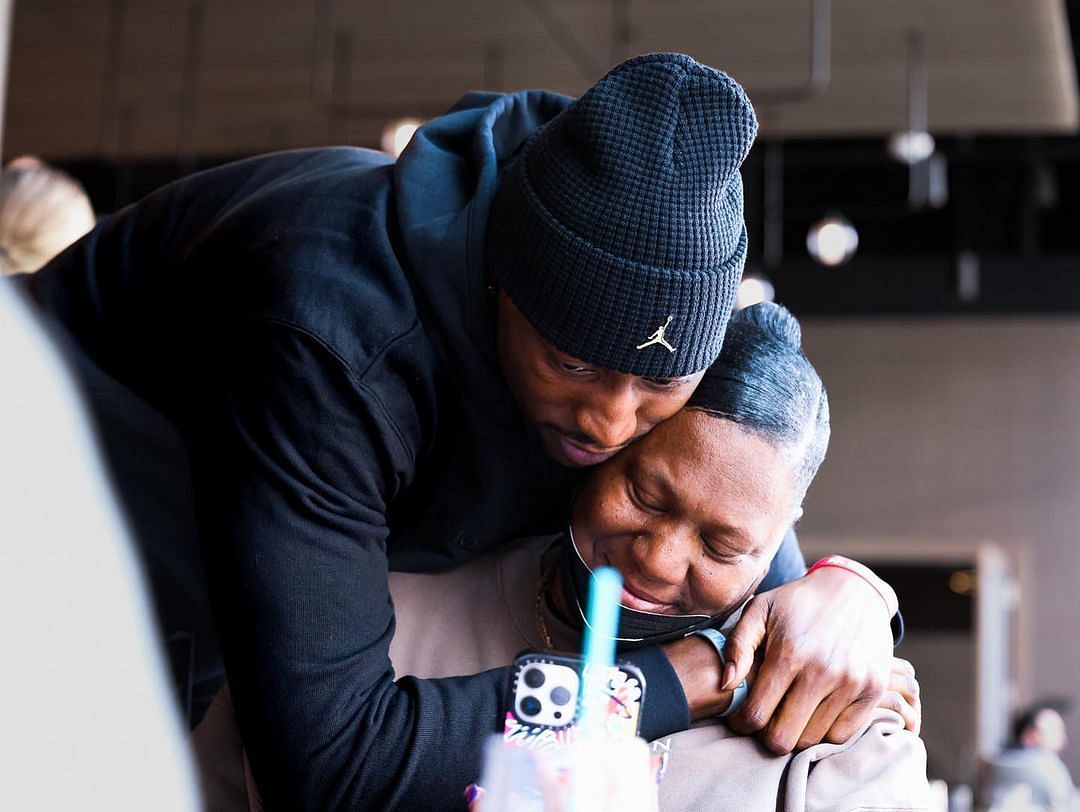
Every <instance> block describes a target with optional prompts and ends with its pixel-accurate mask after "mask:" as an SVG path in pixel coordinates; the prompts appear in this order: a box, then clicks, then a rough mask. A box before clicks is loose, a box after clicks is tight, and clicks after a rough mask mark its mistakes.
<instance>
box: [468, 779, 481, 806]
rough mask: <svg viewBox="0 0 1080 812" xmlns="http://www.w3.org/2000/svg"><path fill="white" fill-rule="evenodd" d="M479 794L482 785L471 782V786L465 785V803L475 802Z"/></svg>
mask: <svg viewBox="0 0 1080 812" xmlns="http://www.w3.org/2000/svg"><path fill="white" fill-rule="evenodd" d="M479 795H480V787H478V786H476V784H469V786H467V787H465V803H467V804H471V803H473V802H474V801H476V799H477V797H478V796H479Z"/></svg>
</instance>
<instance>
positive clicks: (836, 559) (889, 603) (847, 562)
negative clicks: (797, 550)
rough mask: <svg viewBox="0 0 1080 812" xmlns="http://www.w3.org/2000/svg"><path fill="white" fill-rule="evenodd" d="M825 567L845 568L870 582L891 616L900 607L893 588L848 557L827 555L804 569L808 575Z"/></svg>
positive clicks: (863, 565)
mask: <svg viewBox="0 0 1080 812" xmlns="http://www.w3.org/2000/svg"><path fill="white" fill-rule="evenodd" d="M825 567H836V568H837V569H842V570H847V571H848V572H850V573H854V574H855V575H858V576H859V577H860V578H862V579H863V580H864V581H866V583H868V584H870V586H872V587H873V588H874V591H875V592H877V593H878V594H879V595H880V596H881V599H882V600H883V601H885V608H886V609H887V610H888V612H889V617H890V618H891V617H892V616H893V615H895V614H896V612H897V610H898V609H899V608H900V602H899V601H898V600H897V599H896V592H894V591H893V588H892V587H891V586H889V585H888V584H887V583H885V582H884V581H883V580H881V579H880V578H878V576H877V575H875V574H874V571H873V570H872V569H870V568H869V567H867V566H866V565H865V564H860V563H859V562H858V561H852V560H851V559H850V558H845V557H844V556H842V555H827V556H825V557H824V558H822V559H821V560H820V561H816V562H815V563H814V565H813V566H812V567H810V569H808V570H807V571H806V574H807V575H809V574H810V573H812V572H813V571H814V570H820V569H824V568H825Z"/></svg>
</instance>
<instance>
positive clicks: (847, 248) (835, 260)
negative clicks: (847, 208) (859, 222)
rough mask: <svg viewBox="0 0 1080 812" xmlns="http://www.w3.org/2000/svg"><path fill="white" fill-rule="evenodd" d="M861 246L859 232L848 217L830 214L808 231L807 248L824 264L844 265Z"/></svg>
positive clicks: (811, 254)
mask: <svg viewBox="0 0 1080 812" xmlns="http://www.w3.org/2000/svg"><path fill="white" fill-rule="evenodd" d="M858 247H859V232H858V231H856V230H855V226H853V225H852V224H851V221H850V220H848V219H847V218H846V217H843V216H842V215H839V214H828V215H826V216H825V217H823V218H821V219H820V220H818V221H817V222H816V223H814V224H813V225H812V226H810V230H809V231H808V232H807V233H806V250H807V251H809V252H810V256H812V257H813V258H814V259H816V260H817V261H818V262H820V263H821V264H822V265H830V266H834V265H843V264H844V263H845V262H847V261H848V260H849V259H851V258H852V257H853V256H855V251H856V249H857V248H858Z"/></svg>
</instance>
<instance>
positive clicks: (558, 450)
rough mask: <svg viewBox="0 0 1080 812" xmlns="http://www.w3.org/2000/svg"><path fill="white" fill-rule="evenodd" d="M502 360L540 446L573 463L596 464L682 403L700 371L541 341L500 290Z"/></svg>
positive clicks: (563, 462)
mask: <svg viewBox="0 0 1080 812" xmlns="http://www.w3.org/2000/svg"><path fill="white" fill-rule="evenodd" d="M498 348H499V363H500V365H501V366H502V371H503V375H505V376H506V381H507V383H508V384H509V385H510V389H511V391H513V393H514V397H515V398H517V401H518V405H519V406H520V407H521V410H522V412H524V414H525V418H526V419H527V420H528V421H529V422H530V423H531V424H532V425H533V426H534V427H535V428H536V429H537V430H538V432H539V435H540V439H541V442H542V443H543V446H544V450H545V451H546V452H547V454H548V456H550V457H551V458H552V459H554V460H555V461H556V462H558V463H560V464H562V465H567V466H570V467H573V468H583V467H587V466H590V465H597V464H599V463H601V462H603V461H604V460H606V459H608V458H609V457H611V456H612V455H613V454H615V452H617V451H618V450H619V449H621V448H623V447H625V446H626V445H628V444H629V443H631V442H632V441H634V440H636V439H637V438H638V437H641V436H642V435H644V434H645V433H646V432H648V431H649V430H650V429H651V428H652V427H653V426H655V425H656V424H657V423H660V422H661V421H663V420H666V419H667V418H669V417H671V416H672V415H673V414H675V413H676V412H677V411H678V410H679V409H681V408H682V407H683V405H684V404H685V403H686V401H687V400H688V399H689V398H690V395H691V394H693V392H694V389H695V388H696V387H697V385H698V383H700V381H701V379H702V377H703V376H704V375H705V373H704V372H703V371H702V372H699V373H696V374H694V375H690V376H687V377H685V378H641V377H638V376H635V375H625V374H623V373H621V372H613V371H612V370H608V369H601V368H599V367H596V366H592V365H590V364H586V363H585V362H583V361H581V360H579V359H577V358H574V357H572V356H569V355H567V354H566V353H563V352H560V351H559V350H558V349H556V348H555V346H554V345H552V344H551V343H549V342H548V341H546V340H545V339H544V338H543V337H542V336H541V335H540V334H539V333H538V332H536V330H535V329H534V328H533V326H532V325H531V324H529V322H528V320H527V319H526V318H525V316H524V315H522V313H521V311H519V310H518V309H517V307H515V306H514V303H513V302H511V301H510V297H509V296H507V295H506V294H505V293H504V292H502V291H500V292H499V315H498Z"/></svg>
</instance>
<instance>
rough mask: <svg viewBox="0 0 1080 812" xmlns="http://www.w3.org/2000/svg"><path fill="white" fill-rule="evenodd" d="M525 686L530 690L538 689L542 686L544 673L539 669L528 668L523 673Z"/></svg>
mask: <svg viewBox="0 0 1080 812" xmlns="http://www.w3.org/2000/svg"><path fill="white" fill-rule="evenodd" d="M525 684H526V685H528V686H529V687H530V688H533V689H535V688H539V687H540V686H541V685H543V684H544V672H543V671H541V670H540V669H539V668H530V669H529V670H528V671H526V672H525Z"/></svg>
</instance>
